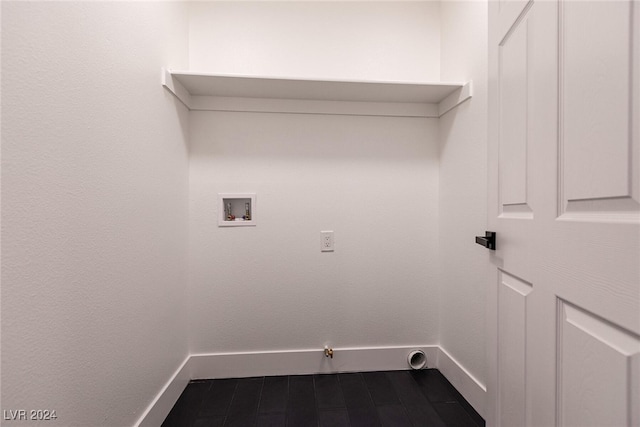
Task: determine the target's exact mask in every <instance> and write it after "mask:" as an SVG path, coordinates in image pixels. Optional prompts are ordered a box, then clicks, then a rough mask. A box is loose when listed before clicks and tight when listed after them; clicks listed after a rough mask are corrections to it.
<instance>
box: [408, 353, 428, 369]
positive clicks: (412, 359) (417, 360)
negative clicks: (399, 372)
mask: <svg viewBox="0 0 640 427" xmlns="http://www.w3.org/2000/svg"><path fill="white" fill-rule="evenodd" d="M407 362H409V366H411V369H424V368H425V367H426V366H427V356H426V355H425V354H424V351H422V350H413V351H412V352H411V353H409V356H408V357H407Z"/></svg>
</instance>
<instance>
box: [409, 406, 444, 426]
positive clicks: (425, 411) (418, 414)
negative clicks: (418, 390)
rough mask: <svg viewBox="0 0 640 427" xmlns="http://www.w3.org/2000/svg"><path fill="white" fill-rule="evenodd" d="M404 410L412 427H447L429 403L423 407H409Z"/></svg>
mask: <svg viewBox="0 0 640 427" xmlns="http://www.w3.org/2000/svg"><path fill="white" fill-rule="evenodd" d="M405 410H406V411H407V415H408V416H409V419H410V420H411V422H412V423H413V425H414V426H429V427H447V425H446V424H445V423H444V421H442V418H440V415H438V413H437V412H436V410H435V409H434V408H433V406H431V404H430V403H429V404H427V405H425V406H411V407H408V408H405Z"/></svg>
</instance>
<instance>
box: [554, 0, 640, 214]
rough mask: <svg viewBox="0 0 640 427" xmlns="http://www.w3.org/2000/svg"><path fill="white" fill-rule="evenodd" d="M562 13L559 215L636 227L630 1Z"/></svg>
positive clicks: (575, 5) (585, 4) (576, 5)
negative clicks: (621, 220) (623, 222)
mask: <svg viewBox="0 0 640 427" xmlns="http://www.w3.org/2000/svg"><path fill="white" fill-rule="evenodd" d="M559 12H560V20H559V24H560V31H559V50H560V64H559V68H560V70H559V75H560V79H559V95H560V96H559V98H560V99H559V100H560V132H559V133H560V152H559V154H560V156H561V161H560V165H561V181H560V186H561V189H560V190H561V191H560V194H561V195H562V196H561V201H562V204H561V213H564V212H569V213H571V214H572V215H571V218H580V216H581V215H580V214H583V216H585V218H589V215H590V214H594V213H595V214H598V213H600V218H601V219H605V220H606V219H607V216H606V214H607V213H608V214H610V215H609V216H610V218H611V219H613V218H614V217H620V218H624V217H627V218H628V219H636V220H637V218H638V210H639V208H640V204H639V203H638V202H639V200H638V198H637V194H638V191H637V189H636V188H634V187H637V186H638V182H637V180H636V181H634V179H633V177H634V176H635V177H637V176H638V175H637V173H638V172H637V170H636V171H634V170H633V169H637V165H634V162H632V161H630V160H631V159H632V157H631V156H630V153H631V152H632V151H635V150H637V148H638V147H637V144H638V142H637V136H636V137H634V136H633V134H632V127H631V123H632V121H633V120H632V117H633V116H632V114H633V111H634V110H636V111H637V105H636V106H634V105H633V104H634V102H633V91H632V89H633V88H634V85H637V84H638V77H637V72H636V73H633V70H632V69H631V64H632V61H633V47H634V46H633V44H634V43H633V40H632V39H633V33H634V32H633V31H632V30H633V25H632V20H631V17H632V13H633V2H631V1H614V2H597V1H595V2H594V1H569V2H561V3H560V11H559ZM603 16H606V19H602V17H603ZM636 49H637V47H636ZM634 79H635V80H636V81H635V82H634ZM636 102H637V99H636ZM636 163H637V162H636ZM603 213H604V214H605V215H602V214H603ZM621 215H622V216H621Z"/></svg>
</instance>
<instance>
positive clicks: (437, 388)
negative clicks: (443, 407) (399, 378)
mask: <svg viewBox="0 0 640 427" xmlns="http://www.w3.org/2000/svg"><path fill="white" fill-rule="evenodd" d="M411 376H412V377H413V379H414V380H415V381H416V383H417V384H418V385H419V386H420V390H421V391H422V393H423V394H424V395H425V396H426V397H427V399H429V400H430V401H431V402H452V401H455V398H454V396H453V395H452V394H451V389H450V384H449V381H447V379H446V378H445V377H444V376H443V375H442V374H441V373H440V372H439V371H437V370H435V369H424V370H420V371H411Z"/></svg>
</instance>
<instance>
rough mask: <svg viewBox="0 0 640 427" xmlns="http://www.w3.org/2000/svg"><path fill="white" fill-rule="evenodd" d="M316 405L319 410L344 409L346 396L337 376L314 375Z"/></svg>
mask: <svg viewBox="0 0 640 427" xmlns="http://www.w3.org/2000/svg"><path fill="white" fill-rule="evenodd" d="M313 381H314V384H315V389H316V403H317V405H318V408H319V409H324V408H344V407H345V403H344V396H343V395H342V389H341V388H340V383H339V382H338V376H337V375H331V374H328V375H314V377H313Z"/></svg>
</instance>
